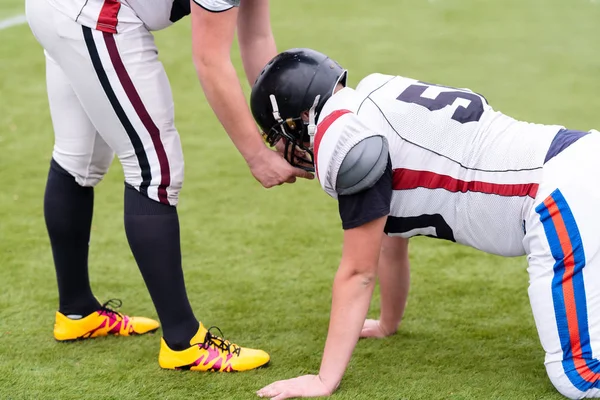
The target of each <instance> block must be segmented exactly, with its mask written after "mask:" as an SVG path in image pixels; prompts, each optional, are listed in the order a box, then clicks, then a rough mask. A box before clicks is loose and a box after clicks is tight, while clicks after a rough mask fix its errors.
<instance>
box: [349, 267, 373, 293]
mask: <svg viewBox="0 0 600 400" xmlns="http://www.w3.org/2000/svg"><path fill="white" fill-rule="evenodd" d="M340 278H341V279H342V280H345V281H354V282H356V283H358V284H359V285H360V286H361V287H364V288H370V287H373V286H375V281H376V280H377V273H376V268H375V267H367V268H352V269H350V270H347V271H344V272H342V273H341V274H340Z"/></svg>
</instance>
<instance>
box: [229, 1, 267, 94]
mask: <svg viewBox="0 0 600 400" xmlns="http://www.w3.org/2000/svg"><path fill="white" fill-rule="evenodd" d="M237 28H238V29H237V32H238V43H239V45H240V53H241V55H242V63H243V64H244V71H246V77H247V78H248V82H249V83H250V86H252V85H253V84H254V81H255V80H256V77H257V76H258V74H259V73H260V71H261V70H262V69H263V67H264V66H265V65H266V64H267V63H268V62H269V60H271V59H272V58H273V57H275V56H276V55H277V46H276V45H275V37H274V36H273V30H272V29H271V16H270V10H269V0H250V1H248V0H246V1H242V2H240V7H239V15H238V22H237Z"/></svg>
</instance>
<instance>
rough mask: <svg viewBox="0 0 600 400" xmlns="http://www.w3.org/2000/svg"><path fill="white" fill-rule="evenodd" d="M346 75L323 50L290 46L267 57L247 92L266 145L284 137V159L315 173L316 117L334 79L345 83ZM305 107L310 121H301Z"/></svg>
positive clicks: (332, 87)
mask: <svg viewBox="0 0 600 400" xmlns="http://www.w3.org/2000/svg"><path fill="white" fill-rule="evenodd" d="M346 75H347V71H346V70H345V69H343V68H342V67H341V66H340V65H339V64H338V63H337V62H335V61H334V60H332V59H330V58H329V57H327V56H326V55H325V54H322V53H319V52H318V51H315V50H311V49H291V50H287V51H284V52H283V53H280V54H278V55H277V56H275V58H273V59H272V60H271V61H269V63H268V64H267V65H266V66H265V68H264V69H263V70H262V71H261V73H260V75H259V76H258V78H257V79H256V82H255V83H254V86H253V87H252V95H251V96H250V108H251V109H252V114H253V115H254V119H255V120H256V122H257V123H258V125H259V126H260V128H261V130H262V132H263V137H264V138H265V140H266V141H267V143H269V145H271V146H274V145H275V144H277V142H279V141H280V140H281V139H283V140H284V142H285V153H284V156H285V159H286V160H287V161H288V162H289V163H290V164H292V165H293V166H295V167H299V168H302V169H304V170H307V171H311V172H314V156H313V148H312V147H313V139H314V135H315V132H316V129H317V126H316V120H317V117H318V115H319V113H320V112H321V109H322V108H323V105H325V102H326V101H327V100H329V98H330V97H331V95H332V94H333V91H334V89H335V87H336V86H337V84H338V82H339V83H341V84H342V85H344V86H346ZM304 111H308V114H309V118H308V121H304V120H303V119H302V113H303V112H304ZM305 143H310V145H309V146H306V145H305Z"/></svg>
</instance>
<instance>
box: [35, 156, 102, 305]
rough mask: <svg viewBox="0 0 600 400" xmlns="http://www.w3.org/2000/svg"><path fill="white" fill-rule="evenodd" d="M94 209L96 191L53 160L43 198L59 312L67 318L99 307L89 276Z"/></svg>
mask: <svg viewBox="0 0 600 400" xmlns="http://www.w3.org/2000/svg"><path fill="white" fill-rule="evenodd" d="M93 210H94V189H93V188H91V187H82V186H79V185H78V184H77V182H75V178H73V177H72V176H71V175H70V174H69V173H68V172H67V171H65V170H64V169H63V168H62V167H61V166H60V165H58V163H57V162H56V161H54V159H53V160H52V161H51V162H50V172H49V173H48V182H47V183H46V193H45V195H44V217H45V219H46V228H47V229H48V236H50V245H51V246H52V255H53V257H54V266H55V268H56V279H57V281H58V296H59V308H58V310H59V311H60V312H61V313H63V314H65V315H70V314H79V315H82V316H86V315H88V314H91V313H93V312H94V311H96V310H98V308H100V304H99V303H98V300H96V298H95V297H94V295H93V294H92V289H91V288H90V281H89V277H88V250H89V241H90V228H91V226H92V213H93Z"/></svg>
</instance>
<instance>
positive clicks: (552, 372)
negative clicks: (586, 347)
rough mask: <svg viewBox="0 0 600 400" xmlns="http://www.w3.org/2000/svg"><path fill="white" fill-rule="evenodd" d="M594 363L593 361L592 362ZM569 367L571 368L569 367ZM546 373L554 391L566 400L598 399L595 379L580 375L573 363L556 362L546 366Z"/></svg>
mask: <svg viewBox="0 0 600 400" xmlns="http://www.w3.org/2000/svg"><path fill="white" fill-rule="evenodd" d="M594 361H595V360H594ZM568 365H571V366H572V367H569V366H568ZM546 372H547V373H548V378H550V382H552V385H554V387H555V388H556V390H557V391H558V392H559V393H560V394H562V395H563V396H565V397H566V398H568V399H591V398H600V389H597V388H596V387H597V386H598V385H599V383H598V379H597V378H592V376H594V375H595V374H593V373H592V374H591V375H590V376H589V377H588V376H584V375H582V374H581V373H580V370H577V369H576V368H575V365H574V363H573V362H570V363H569V362H565V361H556V362H550V363H547V364H546Z"/></svg>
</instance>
